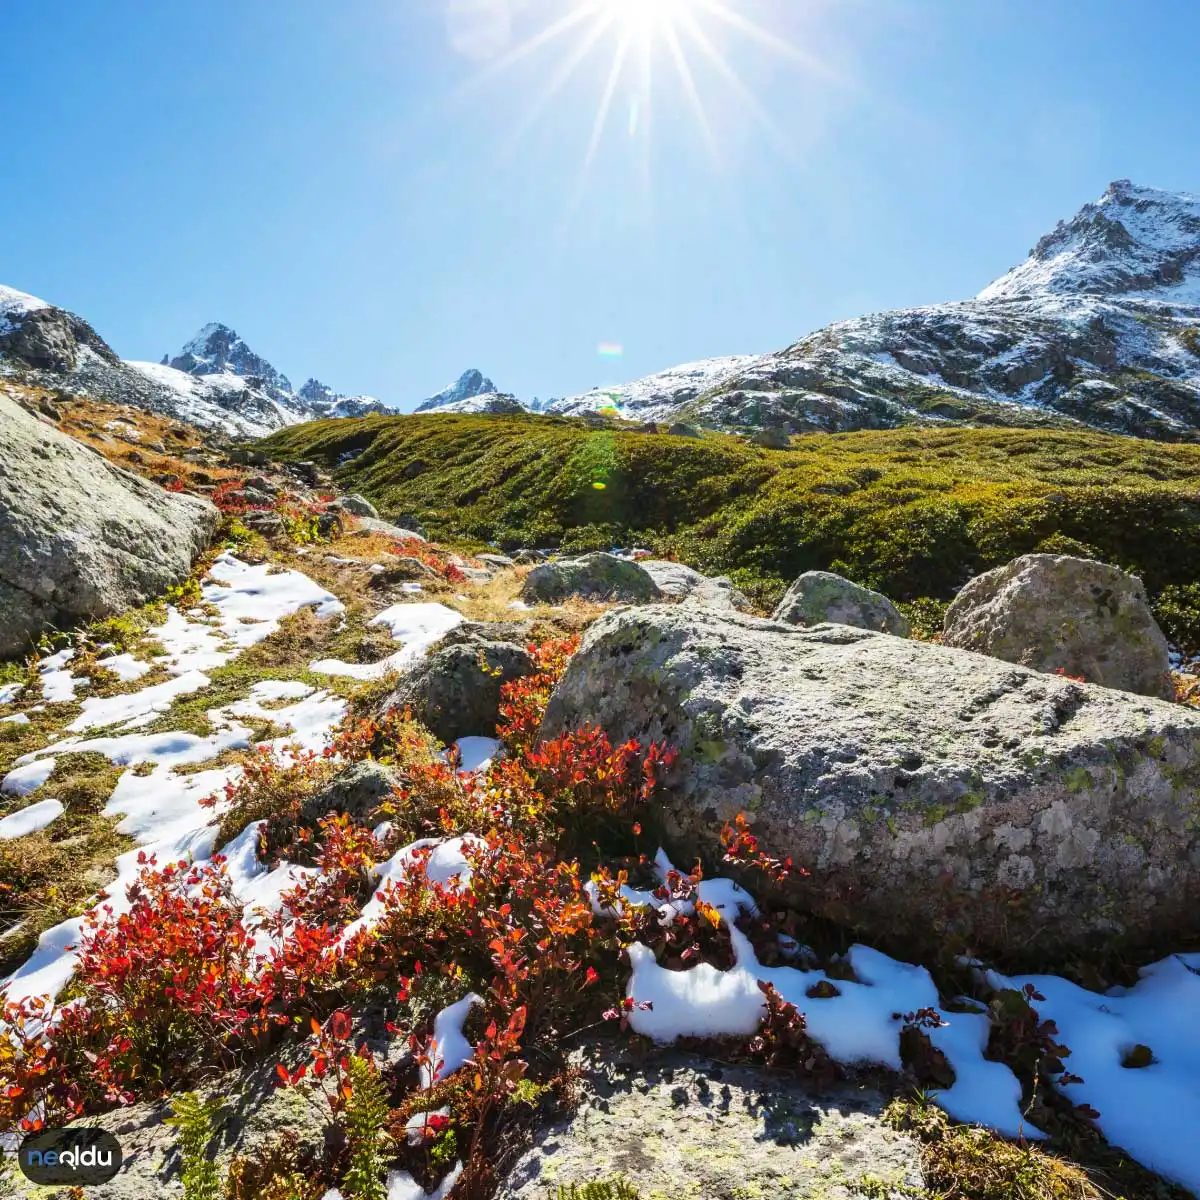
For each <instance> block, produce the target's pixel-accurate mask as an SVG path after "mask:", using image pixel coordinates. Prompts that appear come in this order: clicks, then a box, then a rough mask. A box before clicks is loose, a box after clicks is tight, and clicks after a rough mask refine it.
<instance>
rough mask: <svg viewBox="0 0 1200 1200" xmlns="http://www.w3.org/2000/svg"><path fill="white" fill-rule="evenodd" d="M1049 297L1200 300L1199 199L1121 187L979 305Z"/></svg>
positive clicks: (1061, 230) (1059, 231)
mask: <svg viewBox="0 0 1200 1200" xmlns="http://www.w3.org/2000/svg"><path fill="white" fill-rule="evenodd" d="M1046 292H1049V293H1052V294H1057V295H1064V294H1074V295H1095V296H1115V295H1127V294H1130V293H1152V296H1150V297H1149V298H1153V299H1163V300H1170V301H1177V302H1180V303H1196V302H1198V301H1200V196H1195V195H1192V194H1190V193H1188V192H1166V191H1161V190H1159V189H1158V188H1148V187H1139V186H1138V185H1136V184H1134V183H1131V182H1130V181H1129V180H1128V179H1120V180H1117V181H1116V182H1115V183H1112V184H1110V185H1109V187H1108V189H1107V190H1106V191H1105V193H1104V195H1103V196H1101V197H1100V199H1099V200H1098V201H1097V202H1096V203H1095V204H1085V205H1084V206H1083V208H1081V209H1080V210H1079V212H1078V213H1076V214H1075V216H1074V217H1072V218H1071V219H1070V220H1069V221H1060V222H1059V223H1058V225H1057V226H1056V227H1055V229H1054V230H1053V232H1051V233H1048V234H1047V235H1046V236H1045V237H1043V238H1042V239H1041V240H1040V241H1039V242H1038V244H1037V245H1036V246H1035V247H1034V248H1033V250H1032V251H1031V252H1030V255H1029V258H1028V259H1026V260H1025V262H1023V263H1022V264H1021V265H1020V266H1018V267H1016V268H1014V269H1013V270H1012V271H1010V272H1009V273H1008V274H1007V275H1005V276H1003V277H1002V278H1000V279H998V280H996V282H995V283H993V284H991V285H990V286H989V287H987V288H985V289H984V290H983V291H982V292H981V293H980V294H979V299H981V300H1010V299H1017V298H1023V297H1028V296H1033V295H1037V294H1039V293H1046Z"/></svg>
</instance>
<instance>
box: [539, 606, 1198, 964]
mask: <svg viewBox="0 0 1200 1200" xmlns="http://www.w3.org/2000/svg"><path fill="white" fill-rule="evenodd" d="M588 722H592V723H595V724H598V725H600V726H602V727H603V728H604V729H605V730H606V731H607V732H608V734H609V735H610V736H611V737H612V739H613V740H614V742H615V743H619V742H622V741H624V740H626V739H628V738H638V739H640V740H642V741H643V742H650V741H657V742H664V743H669V744H671V745H674V746H675V747H677V748H678V749H679V751H680V759H679V764H678V767H677V769H676V777H675V778H674V779H673V780H672V781H671V784H670V787H669V790H668V793H667V798H666V800H665V802H664V803H665V808H664V812H663V818H664V823H665V829H666V832H667V834H668V838H669V840H670V841H671V842H672V844H673V848H675V849H676V850H677V851H678V856H679V860H681V861H685V862H686V861H688V855H689V854H691V853H693V852H699V853H701V854H704V855H705V856H706V857H707V858H708V860H709V861H710V862H713V863H719V862H720V857H719V855H720V852H719V850H718V848H717V835H718V832H719V831H720V830H721V828H722V826H723V824H724V823H725V822H726V821H728V820H729V819H731V818H732V817H734V816H735V815H736V814H738V813H739V812H744V813H746V814H747V815H748V817H749V819H750V820H751V821H752V822H753V826H754V829H755V832H756V833H757V834H758V835H759V837H760V841H761V843H762V845H763V847H764V849H766V850H767V851H768V852H769V853H771V854H775V855H779V856H781V857H782V856H788V855H790V856H791V857H792V858H793V860H794V861H795V862H796V863H797V864H798V865H799V866H802V867H804V868H807V869H808V870H809V871H811V873H812V874H811V877H810V878H809V879H807V880H804V881H800V882H797V883H794V884H793V887H794V889H795V891H796V893H797V894H798V895H799V896H800V897H801V898H803V899H804V900H805V901H806V902H807V903H811V904H812V905H813V906H814V907H815V908H816V910H817V911H819V912H822V913H824V914H825V915H828V916H830V917H832V918H835V919H838V920H841V921H844V922H847V923H849V924H851V925H853V926H856V927H858V928H860V929H862V930H864V931H866V933H867V936H870V937H872V938H875V939H877V940H882V941H885V942H887V941H888V939H890V940H891V944H892V945H894V946H895V947H896V948H897V950H898V951H904V952H905V953H908V952H910V950H911V949H912V948H913V947H915V948H916V950H919V951H920V952H922V953H937V952H944V951H945V950H946V949H947V946H948V945H949V946H950V947H952V948H962V949H964V950H970V951H973V952H976V953H980V954H984V955H993V954H994V955H1001V956H1003V955H1004V954H1005V952H1006V951H1012V952H1014V954H1015V955H1016V957H1018V958H1024V957H1028V958H1029V959H1030V960H1031V961H1032V960H1033V959H1034V958H1036V956H1037V955H1038V954H1039V953H1040V952H1041V951H1049V952H1054V953H1057V952H1058V950H1060V949H1063V948H1066V949H1067V950H1068V951H1069V952H1070V953H1076V952H1080V953H1082V952H1088V951H1090V950H1094V949H1097V948H1099V949H1100V950H1102V951H1103V952H1105V953H1111V952H1112V950H1113V946H1114V945H1115V944H1117V942H1116V941H1115V940H1114V939H1119V940H1120V941H1122V942H1124V943H1127V944H1129V945H1130V946H1131V948H1134V949H1136V948H1137V945H1138V944H1141V943H1149V942H1152V941H1156V940H1157V941H1162V940H1167V941H1169V940H1171V939H1172V938H1174V939H1176V941H1177V942H1179V943H1180V944H1182V943H1183V942H1184V941H1186V940H1187V938H1189V937H1191V938H1194V937H1196V936H1198V935H1200V903H1198V901H1200V840H1198V839H1197V837H1196V833H1195V830H1196V828H1197V823H1198V822H1200V801H1198V800H1197V788H1198V787H1200V712H1196V711H1193V710H1190V709H1187V708H1184V707H1182V706H1179V705H1174V704H1166V703H1163V702H1162V701H1159V700H1154V699H1149V698H1146V697H1141V696H1132V695H1129V694H1127V693H1122V692H1116V691H1112V690H1110V689H1107V688H1102V687H1095V686H1092V685H1089V684H1084V683H1077V682H1074V681H1072V680H1069V679H1065V678H1059V677H1056V676H1051V675H1044V674H1040V673H1038V672H1036V671H1031V670H1028V669H1026V668H1023V667H1019V666H1014V665H1011V664H1007V663H1002V662H1000V661H998V660H996V659H992V658H987V657H984V656H982V655H978V654H972V653H969V652H967V651H964V650H957V649H953V648H950V647H945V646H937V645H931V644H928V643H923V642H917V641H910V640H907V639H902V638H896V637H890V636H888V635H885V634H880V633H875V632H872V631H869V630H863V629H855V628H852V627H850V626H846V625H819V626H815V627H812V628H805V629H797V628H795V627H793V626H790V625H785V624H781V623H778V622H774V621H767V620H761V619H756V618H753V617H748V616H743V615H741V614H737V613H720V612H716V611H713V610H711V609H706V608H702V607H696V608H690V609H687V608H684V607H682V606H674V607H672V606H664V605H654V606H647V607H642V608H627V609H620V610H616V611H613V612H609V613H606V614H605V615H604V616H602V617H601V618H600V619H599V620H598V621H597V622H596V623H595V624H593V625H592V626H591V628H590V629H589V630H588V632H587V634H586V635H585V637H584V640H583V644H582V647H581V648H580V650H579V652H578V653H577V654H576V655H575V657H574V658H573V659H572V660H571V663H570V665H569V667H568V669H567V672H566V674H565V676H564V677H563V679H562V680H561V682H560V683H559V685H558V687H557V688H556V690H555V693H554V695H553V697H552V699H551V702H550V705H549V707H548V709H547V713H546V717H545V720H544V722H543V726H542V731H541V732H542V735H543V736H544V737H553V736H556V735H558V734H560V733H562V732H564V731H566V730H569V729H574V728H577V727H578V726H580V725H583V724H585V723H588ZM1018 951H1019V953H1017V952H1018ZM1012 959H1013V955H1009V957H1008V961H1012Z"/></svg>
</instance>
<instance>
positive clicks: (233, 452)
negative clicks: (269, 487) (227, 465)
mask: <svg viewBox="0 0 1200 1200" xmlns="http://www.w3.org/2000/svg"><path fill="white" fill-rule="evenodd" d="M225 457H226V458H228V459H229V461H230V462H231V463H237V464H238V465H240V466H244V467H265V466H266V465H267V464H268V463H269V462H270V461H271V458H270V455H268V454H267V452H266V451H265V450H251V449H249V448H248V447H246V446H231V447H230V449H229V451H228V452H227V453H226V455H225Z"/></svg>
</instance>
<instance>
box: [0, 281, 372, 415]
mask: <svg viewBox="0 0 1200 1200" xmlns="http://www.w3.org/2000/svg"><path fill="white" fill-rule="evenodd" d="M4 374H7V375H17V376H20V377H23V378H26V379H29V380H30V381H31V382H34V383H39V384H41V385H42V386H44V387H49V388H53V389H55V390H58V391H62V392H67V393H82V394H86V395H91V396H95V397H97V398H98V399H102V400H110V401H114V402H116V403H119V404H131V405H134V406H135V407H137V408H145V409H148V410H150V411H151V412H158V413H163V414H165V415H167V416H171V417H174V418H176V419H178V420H181V421H187V422H189V423H191V424H193V425H199V426H201V427H202V428H205V429H210V430H213V431H214V432H219V433H223V434H227V435H230V436H233V437H258V436H261V435H263V434H267V433H270V432H271V431H272V430H275V429H280V428H282V427H283V426H284V425H294V424H298V423H299V422H301V421H311V420H315V419H316V418H318V417H340V416H355V417H357V416H364V415H366V414H368V413H382V412H391V411H392V410H391V409H389V408H388V407H387V406H386V405H384V404H383V403H382V402H381V401H379V400H376V399H374V397H371V396H344V395H341V394H339V393H337V392H335V391H333V389H332V388H330V387H328V386H327V385H326V384H323V383H321V382H320V381H318V380H315V379H310V380H309V381H308V382H307V383H306V384H305V385H304V386H303V387H302V388H300V390H299V391H296V392H293V390H292V385H291V383H290V382H289V380H288V378H287V376H286V375H283V374H282V373H281V372H279V371H277V370H276V369H275V367H273V366H272V365H271V364H270V363H269V362H268V361H267V360H266V359H265V358H262V357H261V356H259V355H257V354H255V353H254V351H253V350H251V349H250V347H249V346H248V345H247V344H246V342H245V341H244V340H243V339H242V338H240V337H238V335H237V334H236V333H235V332H234V331H233V330H232V329H229V328H228V327H227V326H225V325H215V324H213V325H206V326H205V327H204V328H203V329H201V330H200V332H199V333H198V334H197V335H196V336H195V337H194V338H192V339H191V341H189V342H188V343H187V344H186V345H185V346H184V347H183V349H182V351H181V352H180V353H179V354H178V355H176V356H175V357H174V358H170V357H168V356H164V358H163V361H162V362H157V363H151V362H126V361H124V360H122V359H121V358H120V357H119V356H118V355H117V354H116V353H115V352H114V351H113V350H112V348H111V347H110V346H109V345H108V343H107V342H105V341H104V339H103V338H102V337H100V335H99V334H98V333H96V331H95V330H94V329H93V328H92V327H91V326H90V325H89V324H88V323H87V322H86V321H84V320H83V319H82V318H80V317H77V316H75V315H74V314H73V313H70V312H67V311H66V310H65V309H61V308H56V307H55V306H54V305H52V304H48V303H46V301H44V300H39V299H38V298H37V297H36V296H30V295H27V294H26V293H24V292H18V291H15V290H14V289H12V288H7V287H0V375H4Z"/></svg>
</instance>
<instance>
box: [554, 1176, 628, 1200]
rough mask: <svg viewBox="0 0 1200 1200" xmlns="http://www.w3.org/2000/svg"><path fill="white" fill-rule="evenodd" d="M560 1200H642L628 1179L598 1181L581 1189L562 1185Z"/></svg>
mask: <svg viewBox="0 0 1200 1200" xmlns="http://www.w3.org/2000/svg"><path fill="white" fill-rule="evenodd" d="M558 1200H641V1193H640V1192H639V1191H638V1190H637V1188H635V1187H634V1186H633V1184H632V1183H630V1182H629V1181H628V1180H626V1179H621V1178H620V1177H617V1178H614V1179H598V1180H595V1181H594V1182H592V1183H585V1184H584V1185H583V1186H582V1187H580V1185H579V1184H577V1183H572V1184H570V1185H569V1186H567V1185H565V1184H560V1185H559V1188H558Z"/></svg>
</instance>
